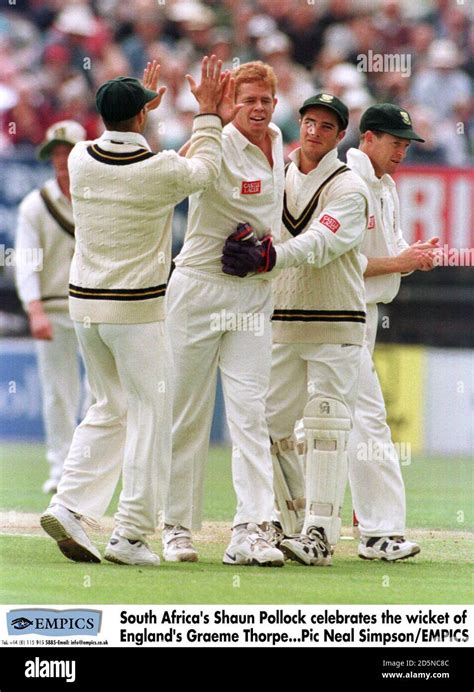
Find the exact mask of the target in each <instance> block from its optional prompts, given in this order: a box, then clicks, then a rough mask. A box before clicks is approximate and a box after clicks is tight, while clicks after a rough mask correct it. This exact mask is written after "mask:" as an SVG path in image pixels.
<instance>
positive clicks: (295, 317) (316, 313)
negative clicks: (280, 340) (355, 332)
mask: <svg viewBox="0 0 474 692" xmlns="http://www.w3.org/2000/svg"><path fill="white" fill-rule="evenodd" d="M365 317H366V313H365V312H363V311H361V310H279V309H278V308H276V309H275V310H274V311H273V315H272V320H274V321H278V322H359V323H361V324H365V321H366V320H365Z"/></svg>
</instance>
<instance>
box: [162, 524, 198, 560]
mask: <svg viewBox="0 0 474 692" xmlns="http://www.w3.org/2000/svg"><path fill="white" fill-rule="evenodd" d="M163 557H164V558H165V560H166V562H197V560H198V553H197V550H196V548H195V547H194V546H193V544H192V541H191V531H190V530H189V529H185V528H184V527H183V526H180V525H179V524H176V526H170V525H167V524H165V528H164V529H163Z"/></svg>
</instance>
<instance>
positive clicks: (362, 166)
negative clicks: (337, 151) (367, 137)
mask: <svg viewBox="0 0 474 692" xmlns="http://www.w3.org/2000/svg"><path fill="white" fill-rule="evenodd" d="M347 165H348V166H350V168H353V169H354V170H355V172H356V173H358V175H360V176H361V177H362V178H363V179H364V180H366V181H367V182H368V183H370V184H371V185H389V186H390V187H395V181H394V179H393V178H392V176H391V175H389V174H388V173H384V174H383V176H382V177H381V178H377V176H376V175H375V171H374V167H373V165H372V161H371V160H370V159H369V157H368V156H367V154H364V152H363V151H361V150H360V149H354V148H351V149H349V150H348V152H347Z"/></svg>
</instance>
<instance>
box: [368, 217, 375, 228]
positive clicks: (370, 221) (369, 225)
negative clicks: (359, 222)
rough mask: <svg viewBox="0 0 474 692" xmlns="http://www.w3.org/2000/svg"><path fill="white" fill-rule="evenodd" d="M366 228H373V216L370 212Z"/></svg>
mask: <svg viewBox="0 0 474 692" xmlns="http://www.w3.org/2000/svg"><path fill="white" fill-rule="evenodd" d="M367 228H368V229H369V231H372V230H373V229H374V228H375V216H374V215H373V214H372V215H371V216H369V223H368V224H367Z"/></svg>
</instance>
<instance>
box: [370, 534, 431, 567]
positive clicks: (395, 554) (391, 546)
mask: <svg viewBox="0 0 474 692" xmlns="http://www.w3.org/2000/svg"><path fill="white" fill-rule="evenodd" d="M420 550H421V548H420V546H419V545H418V544H417V543H413V542H412V541H407V540H406V539H405V538H404V537H403V536H361V537H360V543H359V548H358V551H357V553H358V555H359V557H361V558H362V559H363V560H387V561H389V562H393V561H394V560H405V559H406V558H408V557H413V556H414V555H418V553H419V552H420Z"/></svg>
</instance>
